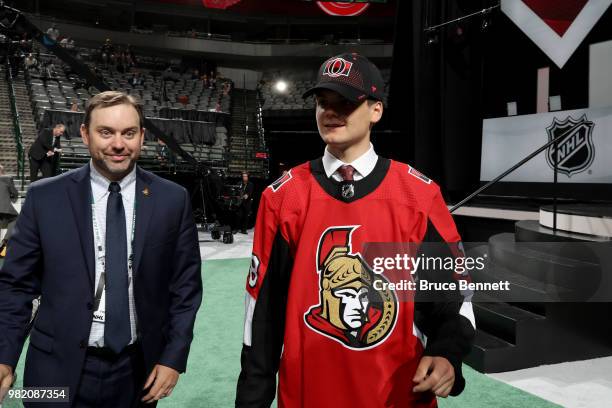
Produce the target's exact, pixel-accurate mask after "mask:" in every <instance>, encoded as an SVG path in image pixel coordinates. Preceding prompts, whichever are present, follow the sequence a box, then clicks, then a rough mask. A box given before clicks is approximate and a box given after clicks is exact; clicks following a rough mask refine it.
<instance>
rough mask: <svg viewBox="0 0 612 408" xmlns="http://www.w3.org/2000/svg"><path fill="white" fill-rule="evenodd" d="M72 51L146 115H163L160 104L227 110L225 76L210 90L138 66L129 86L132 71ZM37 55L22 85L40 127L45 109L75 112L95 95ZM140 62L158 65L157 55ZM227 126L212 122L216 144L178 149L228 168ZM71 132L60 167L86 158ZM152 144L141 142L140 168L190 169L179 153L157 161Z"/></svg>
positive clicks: (90, 54) (83, 50)
mask: <svg viewBox="0 0 612 408" xmlns="http://www.w3.org/2000/svg"><path fill="white" fill-rule="evenodd" d="M39 51H40V50H39ZM77 52H78V56H79V58H81V59H82V60H84V61H85V63H86V64H87V65H88V66H89V67H90V68H91V69H92V70H95V72H97V73H98V74H99V75H101V77H102V78H103V80H104V81H105V82H106V83H107V84H108V85H109V86H110V87H111V88H112V89H115V90H119V91H123V92H126V93H128V94H130V95H134V96H136V97H138V98H139V99H140V100H141V102H142V104H143V108H144V113H145V116H146V117H149V118H158V117H162V116H164V115H167V113H168V112H162V109H164V108H170V109H171V110H181V111H185V112H186V113H187V114H188V111H205V112H217V113H229V112H230V110H231V93H230V92H224V86H223V85H224V82H225V80H223V79H221V78H219V79H218V80H217V82H216V86H215V87H214V88H209V87H205V86H204V83H203V82H202V81H200V80H195V79H191V75H190V74H184V75H179V74H176V73H175V74H173V75H170V77H171V80H167V81H164V80H162V75H163V73H162V71H161V70H155V69H148V68H138V69H135V70H134V71H135V72H138V73H139V75H140V78H141V84H139V85H136V86H133V85H132V84H131V83H130V80H131V79H132V76H133V75H134V73H132V72H129V73H120V72H117V71H116V70H113V69H110V68H109V67H104V66H101V65H100V64H97V63H96V62H95V61H94V56H95V54H96V50H92V49H87V48H79V49H77ZM39 55H40V57H39V63H40V64H39V67H40V68H39V69H32V70H29V71H28V72H27V73H26V75H25V84H26V86H27V89H28V92H29V95H30V100H31V103H32V111H33V113H34V116H35V118H36V122H37V126H40V125H41V123H42V122H43V118H44V115H45V111H47V110H51V109H53V110H69V109H70V108H71V107H72V105H73V104H76V105H77V107H78V110H79V111H81V112H82V111H83V110H84V108H85V103H86V102H87V100H88V99H89V98H90V97H91V96H92V95H95V94H96V93H97V92H98V89H96V88H95V87H89V88H85V84H83V83H82V82H80V81H79V79H78V77H77V76H75V75H72V74H70V73H68V74H67V73H66V71H67V69H66V68H67V67H66V66H65V64H63V63H62V62H61V61H59V59H57V58H56V57H55V56H52V55H48V54H44V53H41V54H39ZM149 59H150V58H149ZM143 60H144V64H143V65H145V66H147V65H148V66H158V67H159V66H160V64H161V63H160V61H161V60H160V59H159V58H154V59H153V60H150V61H149V60H147V58H143ZM139 62H140V57H139ZM174 63H175V61H170V60H168V61H166V62H165V65H166V66H168V65H172V64H174ZM49 64H52V66H53V69H52V70H51V71H52V72H49V70H48V69H47V68H46V67H48V66H49ZM139 66H140V64H139ZM49 74H51V75H49ZM166 77H167V76H166ZM164 88H165V89H164ZM179 101H182V102H179ZM166 111H167V109H166ZM196 113H197V112H196ZM187 116H188V115H187ZM195 116H198V115H195ZM199 116H202V115H199ZM204 116H205V115H204ZM173 117H174V116H173ZM225 122H227V121H225ZM227 126H228V123H223V121H217V126H216V142H215V144H214V145H212V146H210V145H198V144H182V145H181V147H182V148H183V149H184V150H185V151H187V152H188V153H189V154H191V155H192V156H194V157H195V158H196V159H198V161H200V162H202V163H204V164H206V165H208V166H210V167H212V168H217V169H221V170H227V163H228V146H229V141H228V129H227ZM71 136H73V138H72V139H71V140H65V141H63V150H64V151H63V154H62V164H61V167H62V169H63V170H68V169H71V168H75V167H78V166H80V165H82V164H84V163H85V162H86V161H87V160H88V157H89V156H88V151H87V149H86V147H85V146H84V145H83V144H82V142H81V140H80V138H78V137H77V138H75V137H74V136H75V135H71ZM155 145H156V142H155V141H152V140H150V141H147V142H146V143H145V148H144V149H143V152H142V157H141V160H140V162H141V165H142V166H143V167H145V168H148V169H150V170H153V171H165V170H168V171H174V172H176V171H190V170H191V168H189V166H187V164H186V162H185V161H184V160H183V159H182V158H180V157H178V158H176V159H175V160H174V161H173V164H172V166H169V165H164V164H163V163H160V162H159V160H157V153H156V148H155Z"/></svg>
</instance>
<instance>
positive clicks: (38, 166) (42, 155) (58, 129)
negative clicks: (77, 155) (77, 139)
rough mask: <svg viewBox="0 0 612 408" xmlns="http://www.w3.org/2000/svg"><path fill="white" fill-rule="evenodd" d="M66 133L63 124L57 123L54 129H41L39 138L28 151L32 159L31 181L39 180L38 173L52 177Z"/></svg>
mask: <svg viewBox="0 0 612 408" xmlns="http://www.w3.org/2000/svg"><path fill="white" fill-rule="evenodd" d="M65 132H66V126H64V124H63V123H56V124H55V125H54V126H53V128H51V129H50V130H49V129H41V131H40V132H39V133H38V137H37V138H36V140H35V141H34V143H32V146H31V147H30V150H29V151H28V157H29V159H30V181H31V182H32V181H36V180H38V171H39V170H40V171H41V173H42V177H43V178H45V177H51V176H53V173H54V171H55V166H56V165H57V163H58V160H59V154H60V153H61V151H62V150H61V141H60V137H61V136H62V135H63V134H64V133H65Z"/></svg>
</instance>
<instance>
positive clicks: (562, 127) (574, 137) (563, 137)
mask: <svg viewBox="0 0 612 408" xmlns="http://www.w3.org/2000/svg"><path fill="white" fill-rule="evenodd" d="M594 127H595V124H594V123H593V122H591V121H590V120H587V117H586V115H582V117H581V118H580V119H578V120H575V119H573V118H572V117H571V116H568V117H567V118H566V119H565V120H563V121H560V120H559V119H557V118H555V119H554V120H553V123H552V124H551V125H550V126H549V127H547V128H546V132H547V133H548V140H549V141H550V140H553V139H557V138H559V139H560V141H559V143H558V144H557V146H558V147H557V170H558V171H559V173H563V174H565V175H567V176H568V177H571V176H572V174H576V173H580V172H582V171H585V170H586V169H588V168H589V167H590V166H591V164H592V163H593V160H594V159H595V146H594V145H593V128H594ZM554 151H555V150H554V145H553V146H550V147H549V148H548V150H547V151H546V161H547V162H548V165H549V166H550V168H551V169H554V168H555V159H554Z"/></svg>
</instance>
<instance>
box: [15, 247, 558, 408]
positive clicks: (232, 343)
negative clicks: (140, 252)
mask: <svg viewBox="0 0 612 408" xmlns="http://www.w3.org/2000/svg"><path fill="white" fill-rule="evenodd" d="M249 262H250V260H249V259H246V258H245V259H232V260H213V261H206V262H204V264H203V280H204V301H203V303H202V307H201V309H200V312H199V316H198V319H197V321H196V327H195V337H194V341H193V344H192V346H191V353H190V355H189V363H188V366H187V372H186V373H185V374H183V375H181V378H180V380H179V383H178V384H177V386H176V388H175V390H174V393H173V394H172V396H171V397H169V398H168V399H166V400H163V401H162V402H161V403H160V404H159V406H160V407H164V408H168V407H177V408H178V407H181V408H183V407H187V408H191V407H213V408H225V407H227V408H230V407H233V406H234V396H235V389H236V379H237V377H238V373H239V372H240V350H241V347H242V331H243V317H244V287H245V282H246V273H247V271H248V268H249ZM23 355H25V353H23ZM23 355H22V361H20V363H19V367H18V370H17V371H18V373H19V377H20V378H22V375H21V373H22V372H23ZM464 375H465V377H466V381H467V387H466V389H465V391H464V392H463V393H462V394H461V395H460V396H459V397H457V398H448V399H441V400H440V401H439V405H440V407H441V408H458V407H462V408H464V407H470V408H480V407H482V408H485V407H486V408H491V407H495V408H521V407H529V408H550V407H557V406H558V405H555V404H553V403H550V402H548V401H545V400H543V399H541V398H538V397H536V396H534V395H532V394H529V393H526V392H524V391H522V390H520V389H518V388H514V387H512V386H510V385H507V384H504V383H502V382H499V381H497V380H494V379H492V378H490V377H487V376H485V375H483V374H480V373H478V372H476V371H474V370H472V369H471V368H470V367H468V366H465V365H464ZM12 406H16V404H15V405H12ZM5 407H6V408H9V407H11V406H10V405H8V404H7V405H5ZM339 408H340V407H339Z"/></svg>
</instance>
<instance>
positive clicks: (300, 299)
mask: <svg viewBox="0 0 612 408" xmlns="http://www.w3.org/2000/svg"><path fill="white" fill-rule="evenodd" d="M383 89H384V81H383V79H382V76H381V74H380V72H379V70H378V68H377V67H376V66H375V65H374V64H372V63H371V62H370V61H369V60H368V59H367V58H365V57H363V56H361V55H358V54H354V53H347V54H342V55H338V56H335V57H332V58H330V59H328V60H327V61H325V62H324V63H323V65H322V66H321V68H320V70H319V74H318V83H317V84H316V86H315V87H313V88H312V89H310V90H309V91H307V92H306V94H305V95H304V96H305V97H307V96H310V95H314V96H315V98H316V105H317V106H316V121H317V127H318V129H319V133H320V135H321V138H322V139H323V141H324V142H325V144H326V145H327V146H326V149H325V152H324V155H323V157H321V158H318V159H316V160H312V161H310V162H308V163H304V164H302V165H299V166H297V167H294V168H292V169H291V170H289V172H287V173H286V174H284V175H283V176H281V177H280V178H279V179H278V180H277V181H275V182H274V183H272V185H270V186H269V187H268V188H267V189H266V190H265V191H264V193H263V195H262V198H261V201H260V205H259V212H258V215H257V223H256V226H255V235H254V242H253V257H252V260H251V266H250V270H249V274H248V278H247V285H246V289H247V297H246V316H245V333H244V346H243V350H242V371H241V373H240V377H239V380H238V388H237V396H236V406H237V407H254V406H257V407H267V406H270V404H271V403H272V401H273V399H274V397H275V391H276V387H275V385H276V375H277V372H278V373H279V387H278V396H277V401H278V406H279V407H294V406H303V407H332V406H334V407H351V406H359V407H380V406H394V407H419V408H421V407H434V406H436V396H440V397H446V396H448V395H457V394H459V393H460V392H461V391H462V390H463V387H464V380H463V377H462V375H461V361H462V359H463V357H464V356H465V355H466V354H467V353H468V352H469V350H470V347H471V341H472V338H473V335H474V330H475V325H474V316H473V312H472V306H471V303H470V302H465V301H464V300H463V298H461V297H457V298H441V297H440V298H438V299H435V298H434V299H430V301H429V302H423V301H422V300H424V297H423V296H422V294H419V293H418V292H417V293H416V294H415V293H412V294H411V293H409V292H408V293H406V294H403V295H402V293H400V292H401V291H400V290H399V289H394V288H392V287H390V286H389V285H388V284H389V283H393V280H392V279H393V274H392V272H393V271H382V272H377V273H374V272H373V269H372V266H371V263H370V262H371V260H370V259H369V258H368V257H369V256H371V255H372V248H376V245H380V244H381V243H383V244H384V243H389V244H393V243H413V244H416V245H419V244H421V243H422V242H424V241H439V243H440V244H439V246H440V247H441V248H444V249H443V250H445V251H447V252H448V253H449V254H450V255H453V256H461V254H462V245H461V243H460V240H461V238H460V237H459V234H458V232H457V229H456V228H455V225H454V223H453V220H452V218H451V216H450V214H449V212H448V209H447V207H446V204H445V203H444V200H443V199H442V195H441V193H440V188H439V187H438V186H437V185H436V184H435V183H434V182H432V181H431V180H430V179H428V178H427V177H425V176H424V175H422V174H421V173H419V172H418V171H417V170H415V169H414V168H412V167H411V166H409V165H407V164H404V163H400V162H396V161H393V160H388V159H385V158H382V157H379V156H378V155H377V154H376V153H375V152H374V148H373V146H372V144H371V143H370V132H371V129H372V126H374V124H376V123H377V122H378V121H380V119H381V117H382V114H383V109H384V104H383V102H382V101H383ZM371 243H373V244H372V245H373V246H371V245H369V244H371ZM420 249H421V246H419V250H420ZM453 273H455V272H454V271H451V272H448V276H447V275H444V277H445V278H449V279H451V278H457V277H455V276H451V275H452V274H453ZM395 276H397V275H395ZM406 277H408V278H410V273H408V275H407V276H406ZM458 278H459V279H461V277H458ZM396 282H397V281H396ZM413 292H414V291H413ZM410 295H414V296H416V300H417V301H412V299H413V298H412V297H410ZM447 299H448V300H447Z"/></svg>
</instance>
